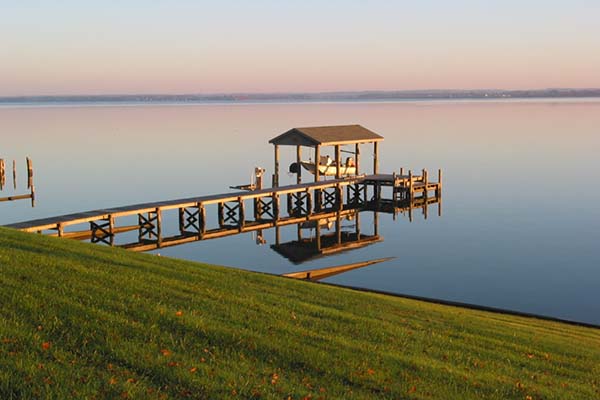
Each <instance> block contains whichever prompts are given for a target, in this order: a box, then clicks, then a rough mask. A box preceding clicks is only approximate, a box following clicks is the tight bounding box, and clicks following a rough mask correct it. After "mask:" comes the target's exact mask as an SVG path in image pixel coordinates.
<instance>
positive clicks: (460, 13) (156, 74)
mask: <svg viewBox="0 0 600 400" xmlns="http://www.w3.org/2000/svg"><path fill="white" fill-rule="evenodd" d="M0 5H1V7H0V38H1V40H2V44H1V45H0V96H21V95H24V96H27V95H60V94H63V95H69V94H125V93H164V94H170V93H227V92H285V91H294V92H320V91H346V90H348V91H350V90H420V89H481V88H497V89H541V88H549V87H571V88H584V87H600V73H599V72H598V71H600V24H599V23H598V21H600V1H592V0H574V1H552V0H550V1H537V0H535V1H534V0H525V1H515V0H506V1H486V2H483V1H474V0H457V1H454V2H441V1H432V0H423V1H420V2H408V1H388V0H371V1H360V0H345V1H344V0H330V1H327V2H323V1H316V0H304V1H276V0H255V1H252V2H248V1H242V0H223V1H218V2H211V1H191V0H179V1H167V0H156V1H152V2H147V1H141V0H126V1H122V2H118V3H117V2H106V1H104V2H100V1H96V0H89V1H85V2H81V1H74V0H63V1H60V2H56V1H50V0H23V1H19V2H9V1H6V2H5V1H4V0H0Z"/></svg>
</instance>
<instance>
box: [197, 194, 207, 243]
mask: <svg viewBox="0 0 600 400" xmlns="http://www.w3.org/2000/svg"><path fill="white" fill-rule="evenodd" d="M205 233H206V207H204V204H202V203H198V234H199V236H200V238H202V236H204V234H205Z"/></svg>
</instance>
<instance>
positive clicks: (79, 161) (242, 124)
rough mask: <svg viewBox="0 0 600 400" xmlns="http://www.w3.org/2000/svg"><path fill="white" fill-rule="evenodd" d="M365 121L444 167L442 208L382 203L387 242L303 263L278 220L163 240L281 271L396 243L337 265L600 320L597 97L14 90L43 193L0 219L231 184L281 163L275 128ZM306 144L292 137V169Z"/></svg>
mask: <svg viewBox="0 0 600 400" xmlns="http://www.w3.org/2000/svg"><path fill="white" fill-rule="evenodd" d="M352 123H358V124H361V125H363V126H365V127H367V128H369V129H371V130H373V131H375V132H377V133H379V134H381V135H383V136H384V137H385V141H384V142H383V143H382V144H381V146H380V170H381V171H382V172H392V171H393V170H396V171H398V170H399V169H400V167H405V168H406V169H409V168H410V169H413V170H416V171H417V170H420V169H421V168H427V169H429V170H430V171H437V169H438V168H442V169H443V171H444V193H443V214H442V216H441V217H438V216H437V212H436V211H437V210H432V211H433V212H431V213H430V215H429V218H427V220H425V219H424V218H423V217H422V216H421V215H420V214H419V213H417V215H415V218H414V220H413V222H412V223H411V222H409V221H408V218H405V217H403V216H402V215H400V216H399V218H398V219H397V220H395V221H394V220H393V219H392V216H391V215H387V214H380V216H379V234H380V235H381V236H382V237H383V238H384V240H383V241H382V242H379V243H376V244H373V245H371V246H368V247H364V248H360V249H356V250H352V251H347V252H342V253H339V254H336V255H332V256H330V257H324V258H317V259H314V260H309V261H307V262H305V263H303V264H300V265H296V264H293V263H291V262H290V261H288V260H287V259H286V258H284V257H282V256H281V255H279V254H278V253H277V252H275V251H273V250H272V249H271V247H270V246H269V244H272V243H273V242H274V232H273V231H272V230H269V231H265V232H264V235H265V239H266V241H267V245H262V246H259V245H257V244H256V241H255V237H254V235H253V234H251V233H249V234H242V235H239V236H233V237H228V238H224V239H216V240H210V241H201V242H194V243H190V244H186V245H182V246H177V247H171V248H165V249H160V253H161V255H163V256H171V257H179V258H185V259H190V260H198V261H205V262H208V263H215V264H221V265H229V266H234V267H240V268H247V269H251V270H256V271H263V272H269V273H274V274H281V273H286V272H291V271H298V270H303V269H309V268H320V267H326V266H331V265H338V264H345V263H351V262H356V261H364V260H369V259H373V258H379V257H396V258H395V259H394V260H392V261H388V262H385V263H381V264H378V265H373V266H370V267H366V268H363V269H358V270H353V271H350V272H347V273H345V274H341V275H337V276H334V277H331V278H328V279H326V281H328V282H332V283H339V284H345V285H353V286H361V287H365V288H373V289H379V290H386V291H391V292H396V293H401V294H410V295H418V296H426V297H433V298H439V299H444V300H453V301H460V302H467V303H475V304H479V305H485V306H492V307H500V308H505V309H511V310H518V311H524V312H530V313H536V314H542V315H548V316H553V317H558V318H565V319H570V320H576V321H583V322H589V323H595V324H600V291H599V288H600V246H599V245H600V240H599V239H600V207H598V204H599V201H600V185H599V184H598V180H599V178H600V158H599V157H598V149H600V100H585V101H575V100H556V101H555V100H553V101H546V100H544V101H531V100H530V101H505V102H502V101H495V102H483V101H479V102H476V101H475V102H472V101H462V102H460V101H459V102H444V101H440V102H424V101H421V102H389V103H388V102H380V103H377V102H375V103H322V104H319V103H300V104H235V105H231V104H229V105H226V104H225V105H218V104H212V105H201V104H200V105H161V106H153V105H143V106H140V105H129V106H123V105H115V106H93V105H91V106H61V107H33V106H30V107H22V106H20V107H16V106H13V107H10V106H3V107H0V158H5V159H10V160H12V159H13V158H17V159H18V160H24V158H25V156H30V157H31V158H32V159H33V162H34V166H35V171H36V176H35V181H36V189H37V204H36V207H35V208H31V207H30V205H29V202H28V201H16V202H10V203H0V224H8V223H12V222H18V221H22V220H28V219H34V218H41V217H47V216H53V215H60V214H65V213H71V212H76V211H85V210H91V209H97V208H105V207H113V206H121V205H127V204H133V203H141V202H148V201H154V200H167V199H176V198H182V197H189V196H198V195H205V194H212V193H222V192H227V191H228V186H229V185H237V184H244V183H248V182H249V180H250V174H251V172H252V170H253V168H254V167H255V166H263V167H265V168H267V175H268V176H270V174H271V173H272V170H273V169H272V168H273V167H272V163H273V161H272V158H273V155H272V146H271V145H269V144H268V143H267V142H268V140H269V139H271V138H273V137H275V136H277V135H278V134H280V133H282V132H284V131H286V130H288V129H289V128H291V127H296V126H319V125H336V124H352ZM369 156H370V151H369V150H367V149H366V148H365V149H364V150H363V155H362V159H363V160H364V161H363V163H364V164H365V165H366V164H368V161H367V160H368V157H369ZM294 157H295V152H294V150H293V148H285V147H284V148H282V169H283V170H284V171H285V170H287V165H288V164H289V163H290V162H292V161H293V158H294ZM19 163H20V164H19V171H20V175H19V176H20V183H19V184H20V190H18V191H17V192H23V191H25V190H24V189H23V183H24V179H23V175H24V171H25V170H24V162H23V161H19ZM436 175H437V174H433V176H434V177H435V176H436ZM293 179H294V177H292V176H288V175H287V174H286V173H283V175H282V178H281V180H282V184H285V183H292V182H293ZM9 181H10V180H9ZM13 192H14V191H13V190H12V188H5V190H4V191H2V192H0V197H4V196H8V195H11V194H12V193H13ZM364 214H365V215H364V217H362V220H361V224H362V225H363V226H364V227H365V229H368V228H367V227H368V226H369V224H370V221H372V215H371V214H370V213H364ZM346 223H352V221H347V222H346ZM282 235H283V241H285V240H291V239H293V238H295V235H296V228H295V227H288V228H283V229H282Z"/></svg>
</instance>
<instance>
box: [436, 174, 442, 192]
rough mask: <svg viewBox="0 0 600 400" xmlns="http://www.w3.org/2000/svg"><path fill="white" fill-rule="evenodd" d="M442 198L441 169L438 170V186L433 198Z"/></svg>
mask: <svg viewBox="0 0 600 400" xmlns="http://www.w3.org/2000/svg"><path fill="white" fill-rule="evenodd" d="M441 196H442V169H441V168H440V169H438V185H437V190H436V193H435V197H438V198H439V197H441Z"/></svg>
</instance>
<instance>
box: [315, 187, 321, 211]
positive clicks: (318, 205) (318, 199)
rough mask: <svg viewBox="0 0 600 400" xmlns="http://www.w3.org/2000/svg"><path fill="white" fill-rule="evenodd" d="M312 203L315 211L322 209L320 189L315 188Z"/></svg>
mask: <svg viewBox="0 0 600 400" xmlns="http://www.w3.org/2000/svg"><path fill="white" fill-rule="evenodd" d="M313 203H314V210H315V212H321V210H322V209H323V191H321V189H315V195H314V196H313Z"/></svg>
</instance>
